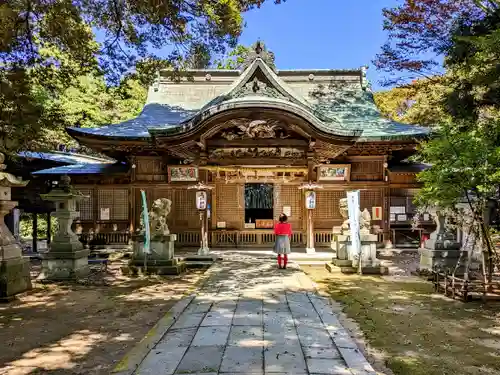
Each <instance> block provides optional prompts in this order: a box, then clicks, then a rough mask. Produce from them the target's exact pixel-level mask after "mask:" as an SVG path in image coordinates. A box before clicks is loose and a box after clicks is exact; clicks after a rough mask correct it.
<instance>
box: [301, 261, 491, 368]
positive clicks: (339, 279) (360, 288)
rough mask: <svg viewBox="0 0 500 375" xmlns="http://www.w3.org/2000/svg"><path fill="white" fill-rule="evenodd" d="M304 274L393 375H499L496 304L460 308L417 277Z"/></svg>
mask: <svg viewBox="0 0 500 375" xmlns="http://www.w3.org/2000/svg"><path fill="white" fill-rule="evenodd" d="M303 269H304V271H305V272H306V273H307V274H308V275H309V276H310V277H311V278H312V279H313V280H314V281H316V283H317V284H318V287H319V288H320V289H321V290H322V291H324V292H326V293H328V294H329V295H330V296H331V298H332V299H334V300H336V301H339V302H342V303H343V304H344V312H345V313H346V315H347V316H348V317H350V318H352V319H353V320H355V321H356V323H357V324H358V325H359V327H360V328H361V330H362V331H363V333H364V335H365V338H366V340H367V342H368V344H369V345H370V346H372V347H374V348H375V349H377V350H378V351H381V352H382V353H383V355H384V357H385V365H386V366H387V367H388V368H390V369H391V370H392V371H393V372H394V374H396V375H448V374H453V375H476V374H477V375H480V374H481V375H487V374H500V303H498V302H490V303H489V304H487V305H482V304H481V303H479V302H469V303H466V304H464V303H462V302H459V301H453V300H451V299H448V298H445V297H444V296H441V295H437V294H434V293H433V288H432V284H431V283H428V282H425V281H423V280H420V279H418V278H415V277H400V278H384V277H369V276H362V277H360V276H358V275H342V274H331V273H329V272H328V271H326V270H325V269H323V268H320V267H306V266H305V267H303Z"/></svg>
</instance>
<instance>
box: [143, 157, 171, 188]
mask: <svg viewBox="0 0 500 375" xmlns="http://www.w3.org/2000/svg"><path fill="white" fill-rule="evenodd" d="M135 179H136V180H137V181H156V182H166V181H167V167H166V164H165V161H164V160H163V158H162V157H160V156H158V157H156V156H154V157H152V156H138V157H137V159H136V168H135Z"/></svg>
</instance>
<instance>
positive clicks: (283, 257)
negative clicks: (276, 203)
mask: <svg viewBox="0 0 500 375" xmlns="http://www.w3.org/2000/svg"><path fill="white" fill-rule="evenodd" d="M274 234H275V235H276V242H275V244H274V252H275V253H277V254H278V268H283V269H284V268H286V264H287V263H288V254H290V253H291V250H290V238H291V237H292V226H291V225H290V223H288V217H287V216H286V215H285V214H281V215H280V217H279V222H278V223H276V224H275V226H274Z"/></svg>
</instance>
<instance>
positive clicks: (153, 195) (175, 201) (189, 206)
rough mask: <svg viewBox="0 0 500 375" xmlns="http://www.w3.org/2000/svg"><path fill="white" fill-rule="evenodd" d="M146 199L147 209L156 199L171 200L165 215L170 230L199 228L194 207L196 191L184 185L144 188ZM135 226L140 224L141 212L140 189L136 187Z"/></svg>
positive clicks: (198, 220) (196, 211)
mask: <svg viewBox="0 0 500 375" xmlns="http://www.w3.org/2000/svg"><path fill="white" fill-rule="evenodd" d="M144 190H145V192H146V200H147V203H148V210H149V209H150V208H151V205H152V204H153V202H154V201H155V200H156V199H160V198H167V199H170V200H171V201H172V206H171V210H170V214H169V215H168V217H167V224H168V226H169V228H170V230H171V231H172V232H176V231H183V230H197V229H199V228H200V219H199V215H198V210H197V209H196V203H195V195H196V192H195V191H193V190H188V189H187V188H185V187H179V188H162V187H157V188H146V189H144ZM135 194H136V197H135V198H136V199H135V202H136V212H137V214H136V218H135V221H136V227H137V228H139V226H140V217H141V213H142V198H141V192H140V189H136V192H135Z"/></svg>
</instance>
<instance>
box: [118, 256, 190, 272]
mask: <svg viewBox="0 0 500 375" xmlns="http://www.w3.org/2000/svg"><path fill="white" fill-rule="evenodd" d="M186 269H187V267H186V262H184V261H180V260H179V259H177V258H173V259H170V260H158V259H147V260H146V264H144V259H142V260H141V259H132V260H131V261H130V262H129V264H128V266H125V267H122V268H121V270H122V273H123V274H124V275H132V276H137V275H139V274H142V275H180V274H181V273H183V272H185V271H186Z"/></svg>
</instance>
